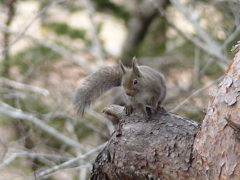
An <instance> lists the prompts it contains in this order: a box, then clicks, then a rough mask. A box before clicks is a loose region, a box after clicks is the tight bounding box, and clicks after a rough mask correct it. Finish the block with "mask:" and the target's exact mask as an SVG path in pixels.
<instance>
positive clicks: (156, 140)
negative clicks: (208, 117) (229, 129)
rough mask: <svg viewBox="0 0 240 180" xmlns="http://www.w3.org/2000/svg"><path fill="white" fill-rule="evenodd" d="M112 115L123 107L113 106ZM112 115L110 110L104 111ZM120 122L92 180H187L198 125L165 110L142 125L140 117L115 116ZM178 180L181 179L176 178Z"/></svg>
mask: <svg viewBox="0 0 240 180" xmlns="http://www.w3.org/2000/svg"><path fill="white" fill-rule="evenodd" d="M112 108H115V109H114V111H113V112H117V111H116V108H119V109H120V110H119V111H118V113H119V112H122V109H121V108H122V107H118V106H113V107H112ZM105 112H107V113H109V114H111V115H113V114H114V113H111V109H108V110H107V111H105ZM115 115H116V116H118V117H119V118H120V119H121V121H120V123H119V125H118V127H117V129H116V131H115V132H114V133H113V135H112V137H111V139H110V140H109V142H108V145H107V146H106V147H105V149H104V150H103V151H102V152H101V153H100V154H99V155H98V157H97V159H96V162H95V163H94V165H93V172H92V177H91V179H92V180H98V179H99V180H100V179H101V180H118V179H121V180H130V179H131V180H136V179H137V180H141V179H143V180H145V179H149V180H150V179H151V180H154V179H159V178H160V179H177V178H178V179H189V178H190V177H191V173H192V168H191V161H192V150H193V149H192V148H193V142H194V138H195V135H196V133H197V131H198V125H199V124H198V123H196V122H194V121H192V120H189V119H186V118H182V117H180V116H177V115H174V114H171V113H168V112H166V111H165V110H164V109H162V110H161V111H158V113H156V114H153V115H152V118H151V120H149V121H145V120H143V119H142V118H141V115H140V114H137V113H134V114H132V115H131V116H124V115H122V114H115ZM179 177H180V178H179Z"/></svg>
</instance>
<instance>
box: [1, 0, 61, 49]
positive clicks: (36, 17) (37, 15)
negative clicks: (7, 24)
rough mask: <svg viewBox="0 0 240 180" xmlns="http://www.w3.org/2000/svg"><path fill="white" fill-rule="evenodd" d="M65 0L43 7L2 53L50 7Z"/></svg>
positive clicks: (58, 0)
mask: <svg viewBox="0 0 240 180" xmlns="http://www.w3.org/2000/svg"><path fill="white" fill-rule="evenodd" d="M64 1H65V0H57V1H54V2H52V3H51V4H50V5H49V6H47V7H45V8H43V9H42V10H41V11H39V12H38V13H37V14H36V16H35V17H34V18H33V19H32V20H31V21H30V22H29V23H28V24H27V26H25V28H23V30H22V31H21V32H20V33H18V35H17V37H16V39H14V40H13V41H12V42H11V43H9V44H8V46H7V47H6V48H4V49H3V51H2V52H1V53H4V52H5V51H7V50H8V49H9V47H10V46H11V45H13V44H14V43H16V42H17V41H18V40H19V39H20V38H21V37H22V36H23V35H24V34H25V33H26V31H27V30H28V29H29V27H31V25H32V24H33V23H34V22H35V21H36V20H37V19H38V18H39V17H40V16H41V15H42V14H43V13H45V12H46V11H47V10H48V9H50V8H51V7H53V6H55V5H57V4H59V3H62V2H64Z"/></svg>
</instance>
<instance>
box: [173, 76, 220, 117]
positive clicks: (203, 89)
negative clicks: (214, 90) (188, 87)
mask: <svg viewBox="0 0 240 180" xmlns="http://www.w3.org/2000/svg"><path fill="white" fill-rule="evenodd" d="M222 79H223V76H221V77H220V78H218V79H217V80H216V81H214V82H212V83H211V84H209V85H207V86H205V87H203V88H201V89H198V90H197V91H195V92H194V93H192V94H191V95H190V96H188V97H187V98H186V99H185V100H184V101H182V102H181V103H180V104H178V105H177V106H176V107H175V108H174V109H172V110H171V111H170V112H172V113H175V112H176V111H178V110H179V109H180V108H181V107H182V106H183V105H184V104H186V103H187V102H189V100H190V99H192V98H193V97H195V96H197V95H198V94H199V93H201V92H203V91H205V90H206V89H208V88H209V87H211V86H212V85H214V84H215V83H217V82H219V81H221V80H222Z"/></svg>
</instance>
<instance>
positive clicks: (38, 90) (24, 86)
mask: <svg viewBox="0 0 240 180" xmlns="http://www.w3.org/2000/svg"><path fill="white" fill-rule="evenodd" d="M2 84H7V85H8V86H11V87H13V88H15V89H21V90H25V91H32V92H35V93H39V94H42V95H44V96H48V95H49V91H48V90H46V89H43V88H40V87H37V86H31V85H27V84H22V83H19V82H16V81H12V80H9V79H6V78H3V77H0V85H2Z"/></svg>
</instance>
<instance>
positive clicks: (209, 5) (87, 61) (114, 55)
mask: <svg viewBox="0 0 240 180" xmlns="http://www.w3.org/2000/svg"><path fill="white" fill-rule="evenodd" d="M0 22H1V23H0V179H14V180H15V179H16V180H22V179H24V180H25V179H27V180H30V179H32V180H34V179H38V180H40V179H49V180H55V179H60V180H65V179H66V180H67V179H70V180H86V179H88V178H89V176H90V171H91V165H92V163H93V162H94V160H95V158H96V155H97V154H98V153H99V152H100V150H101V149H102V148H103V147H104V145H105V144H104V143H105V142H106V141H107V140H108V139H109V137H110V135H111V133H112V132H113V131H114V126H115V125H116V124H117V120H116V119H113V118H111V117H107V116H105V115H103V114H102V113H101V110H102V108H103V107H106V106H109V105H111V104H120V105H123V104H124V100H123V93H122V92H121V90H120V89H119V88H115V89H114V90H112V91H109V92H107V93H106V94H105V95H104V96H102V97H101V98H100V99H99V100H98V101H96V103H95V104H93V105H92V106H91V108H90V109H88V110H87V111H86V113H85V116H84V117H80V116H77V113H76V110H75V109H74V106H73V103H72V99H73V95H74V92H75V90H76V88H78V87H80V85H81V83H82V81H83V78H85V77H86V76H88V75H90V74H91V73H93V72H95V71H96V70H97V69H99V68H101V67H104V66H112V65H115V64H117V63H118V61H119V60H121V61H122V62H123V63H124V64H125V65H126V66H131V60H132V58H133V56H136V57H137V58H138V61H139V64H144V65H148V66H150V67H153V68H154V69H156V70H158V71H160V72H162V73H163V74H164V76H165V78H166V83H167V97H166V99H165V101H164V103H163V107H164V108H165V109H166V110H167V111H171V112H173V113H176V114H179V115H182V116H185V117H188V118H190V119H193V120H196V121H199V122H201V120H202V119H203V117H204V108H206V107H207V104H208V102H209V101H212V100H213V97H212V96H211V95H214V92H215V90H216V89H217V87H218V84H219V83H220V80H221V77H222V76H223V75H224V73H225V71H226V70H227V68H228V65H229V63H230V62H231V59H232V58H233V54H231V47H232V46H233V45H235V44H236V42H237V41H238V40H239V38H240V26H239V25H240V3H239V1H238V0H228V1H224V0H210V1H205V0H155V1H154V0H131V1H129V0H128V1H127V0H68V1H66V0H1V1H0ZM209 92H211V93H210V94H209Z"/></svg>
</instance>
